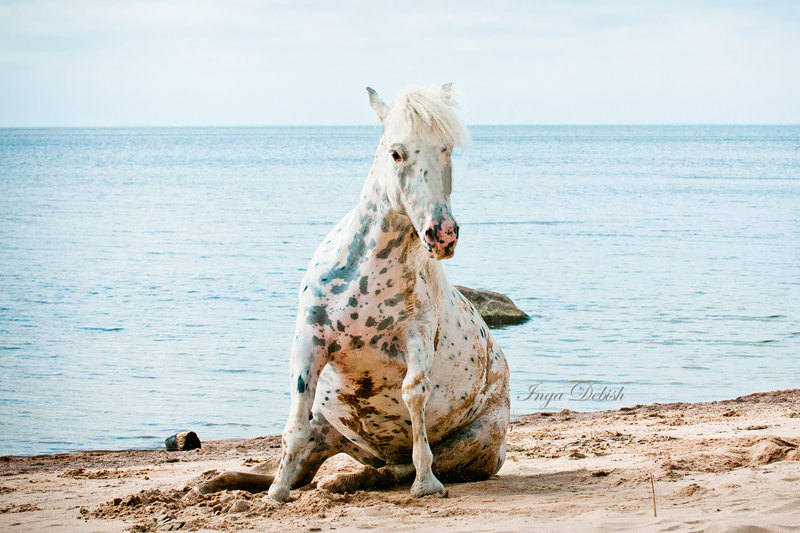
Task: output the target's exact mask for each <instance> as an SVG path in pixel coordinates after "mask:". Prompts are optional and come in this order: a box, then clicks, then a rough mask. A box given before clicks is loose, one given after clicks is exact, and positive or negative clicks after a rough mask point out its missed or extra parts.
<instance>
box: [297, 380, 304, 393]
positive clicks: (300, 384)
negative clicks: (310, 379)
mask: <svg viewBox="0 0 800 533" xmlns="http://www.w3.org/2000/svg"><path fill="white" fill-rule="evenodd" d="M305 391H306V382H305V381H303V378H301V377H298V378H297V392H299V393H300V394H303V393H304V392H305Z"/></svg>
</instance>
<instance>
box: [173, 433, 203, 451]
mask: <svg viewBox="0 0 800 533" xmlns="http://www.w3.org/2000/svg"><path fill="white" fill-rule="evenodd" d="M164 444H165V445H166V447H167V451H168V452H185V451H188V450H195V449H198V448H200V438H199V437H198V436H197V433H195V432H194V431H183V432H181V433H176V434H174V435H171V436H169V437H167V440H165V441H164Z"/></svg>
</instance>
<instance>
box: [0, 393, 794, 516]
mask: <svg viewBox="0 0 800 533" xmlns="http://www.w3.org/2000/svg"><path fill="white" fill-rule="evenodd" d="M279 454H280V437H279V436H267V437H257V438H252V439H241V440H221V441H208V442H204V443H203V447H202V448H201V449H200V450H193V451H189V452H167V451H166V450H164V449H160V450H152V449H144V450H91V451H80V452H70V453H60V454H44V455H35V456H4V457H0V530H3V531H31V530H42V529H45V528H47V529H49V530H54V531H130V530H131V528H132V527H134V526H136V527H138V528H139V529H138V530H139V531H167V530H187V531H188V530H204V531H234V530H235V531H249V530H262V531H263V530H275V529H280V530H293V531H294V530H297V531H309V530H322V531H326V530H331V529H335V530H336V531H351V530H352V531H355V530H359V529H363V528H377V529H384V528H388V527H391V528H392V529H395V530H399V531H405V530H409V531H410V530H420V529H422V530H436V529H438V530H441V529H442V528H445V529H447V530H451V529H455V530H458V531H486V530H487V529H488V530H498V529H502V530H520V529H531V528H536V529H540V530H542V531H560V530H573V529H577V528H584V529H586V530H591V531H603V530H608V531H618V530H625V529H628V530H632V531H634V530H637V531H638V530H663V529H667V528H673V527H674V528H676V529H691V530H695V531H744V530H751V531H757V529H753V528H765V529H766V530H775V531H784V530H790V529H791V528H793V527H796V526H797V524H800V494H798V492H797V490H796V487H797V483H798V482H800V389H791V390H783V391H772V392H764V393H755V394H749V395H746V396H741V397H738V398H735V399H731V400H720V401H712V402H699V403H685V402H677V403H666V404H651V405H636V406H632V407H623V408H621V409H616V410H607V411H595V412H577V411H568V410H566V409H565V410H563V411H561V412H558V413H550V412H543V413H532V414H529V415H523V416H519V417H515V418H513V419H512V421H511V427H510V429H509V435H508V447H507V458H506V463H505V464H504V466H503V468H502V469H501V470H500V472H499V473H498V475H496V476H493V477H492V478H490V479H489V480H486V481H482V482H476V483H456V484H446V485H445V488H446V489H447V495H448V497H441V496H431V497H426V498H423V499H414V498H411V497H410V495H409V494H408V487H398V488H396V489H391V490H385V491H366V492H357V493H356V494H352V495H338V494H331V493H328V492H326V491H323V490H320V489H316V488H315V484H314V483H312V484H311V485H310V486H308V487H304V488H301V489H296V490H294V491H293V493H292V501H291V502H289V503H288V504H285V505H279V504H277V503H275V502H272V501H271V500H269V499H268V498H267V497H266V495H265V494H249V493H244V492H240V491H232V492H222V493H218V494H211V495H206V496H201V495H197V494H194V493H193V492H191V490H190V489H191V487H192V486H194V485H196V484H197V483H198V482H200V481H201V480H202V479H205V478H208V477H210V476H212V475H214V473H216V472H221V471H224V470H245V469H248V468H252V467H253V466H255V465H256V464H259V463H263V464H265V465H267V468H269V467H270V466H272V465H274V464H275V462H276V461H277V458H278V456H279ZM357 466H358V465H357V464H356V463H355V461H353V460H352V459H350V458H349V457H346V456H342V455H340V456H337V457H335V458H332V459H330V460H328V461H327V462H326V463H325V464H324V465H323V467H322V469H321V470H320V472H319V473H318V474H317V477H316V478H315V481H318V480H320V479H322V478H323V477H325V476H328V475H332V474H334V473H338V472H342V471H350V470H352V469H355V468H357ZM651 476H652V486H651ZM653 500H654V501H653ZM654 503H655V506H656V512H657V516H656V517H654V516H653V504H654ZM316 528H319V529H316ZM742 528H749V529H742ZM759 531H760V530H759Z"/></svg>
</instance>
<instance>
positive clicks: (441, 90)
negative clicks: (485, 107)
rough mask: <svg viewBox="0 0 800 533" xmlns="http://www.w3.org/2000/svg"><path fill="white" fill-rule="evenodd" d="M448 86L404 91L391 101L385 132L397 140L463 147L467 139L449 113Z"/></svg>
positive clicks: (458, 119)
mask: <svg viewBox="0 0 800 533" xmlns="http://www.w3.org/2000/svg"><path fill="white" fill-rule="evenodd" d="M454 107H458V102H456V101H455V100H453V98H452V89H451V88H450V85H449V84H446V85H444V86H438V85H437V86H434V87H430V88H428V87H408V88H407V89H406V90H405V91H403V92H402V93H400V94H398V95H397V96H395V97H394V98H393V99H392V102H391V105H390V106H389V113H388V115H387V116H386V119H385V121H384V126H385V128H386V132H387V133H389V134H390V135H392V136H395V135H397V136H398V137H400V138H403V137H406V136H411V137H417V138H427V139H429V140H430V141H432V142H435V143H441V144H446V145H449V146H461V147H464V146H465V145H466V144H468V143H469V142H470V135H469V132H468V131H467V127H466V126H465V125H464V122H463V121H462V120H461V117H459V116H458V114H457V113H456V112H455V110H454V109H453V108H454Z"/></svg>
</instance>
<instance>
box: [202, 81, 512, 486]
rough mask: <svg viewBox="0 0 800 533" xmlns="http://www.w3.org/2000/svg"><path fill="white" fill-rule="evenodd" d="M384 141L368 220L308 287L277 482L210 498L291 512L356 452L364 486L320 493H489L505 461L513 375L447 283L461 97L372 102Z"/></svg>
mask: <svg viewBox="0 0 800 533" xmlns="http://www.w3.org/2000/svg"><path fill="white" fill-rule="evenodd" d="M367 90H368V92H369V98H370V103H371V105H372V107H373V109H374V110H375V112H376V113H377V115H378V118H379V119H380V120H381V122H383V124H384V133H383V137H382V139H381V142H380V145H379V146H378V151H377V153H376V154H375V160H374V163H373V165H372V169H371V170H370V173H369V176H368V177H367V181H366V183H365V185H364V188H363V190H362V193H361V199H360V201H359V203H358V206H357V207H356V208H355V209H353V210H352V211H350V213H348V214H347V215H346V216H345V217H344V218H343V219H342V221H341V222H339V224H338V225H337V226H336V227H335V228H334V229H333V230H332V231H331V232H330V234H329V235H328V236H327V237H326V238H325V241H324V242H323V243H322V245H320V247H319V248H318V249H317V251H316V253H315V254H314V257H313V258H312V259H311V264H310V266H309V267H308V271H307V273H306V275H305V278H304V279H303V283H302V286H301V289H300V295H299V300H300V301H299V307H298V311H297V325H296V330H295V332H296V333H295V337H294V342H293V344H292V350H291V394H292V396H291V409H290V414H289V420H288V422H287V424H286V428H285V430H284V432H283V453H282V456H281V462H280V466H279V467H278V470H277V472H276V473H275V474H274V476H269V475H258V474H252V473H235V472H228V473H225V474H222V475H220V476H218V477H217V478H214V479H212V480H211V481H209V482H207V483H206V484H204V485H202V486H201V487H200V488H199V490H200V491H201V492H212V491H215V490H221V489H226V488H245V489H248V490H264V489H265V488H266V487H267V486H269V495H270V496H271V497H272V498H273V499H275V500H278V501H287V500H288V499H289V489H290V488H291V487H297V486H301V485H304V484H306V483H309V482H310V481H311V480H312V478H313V477H314V474H315V473H316V472H317V470H318V468H319V466H320V465H321V464H322V462H323V461H324V460H325V459H327V458H328V457H331V456H332V455H335V454H337V453H339V452H344V453H347V454H349V455H351V456H352V457H354V458H355V459H357V460H358V461H360V462H361V463H363V464H364V465H366V466H365V467H364V468H363V469H362V470H361V471H360V472H358V473H356V474H351V475H339V476H337V477H334V478H331V479H328V480H325V481H323V482H321V483H320V486H321V487H324V488H327V489H329V490H334V491H354V490H358V489H368V488H375V487H386V486H391V485H394V484H398V483H404V482H410V481H411V479H414V482H413V485H412V486H411V493H412V494H413V495H414V496H425V495H428V494H435V493H438V492H441V491H443V489H444V487H443V486H442V483H441V482H440V481H439V479H443V480H445V481H472V480H482V479H486V478H488V477H489V476H491V475H493V474H494V473H496V472H497V471H498V470H499V469H500V467H501V466H502V464H503V461H504V459H505V436H506V430H507V429H508V420H509V389H508V365H507V364H506V360H505V357H504V355H503V352H502V351H501V349H500V347H499V346H497V344H496V343H495V342H494V340H493V339H492V335H491V333H490V332H489V328H488V327H487V326H486V324H485V323H484V321H483V319H482V318H481V317H480V315H479V314H478V312H477V311H476V310H475V308H474V307H473V306H472V304H470V303H469V302H468V301H467V300H466V298H464V297H463V296H462V295H461V293H459V292H458V290H456V289H455V288H454V287H453V286H452V285H450V283H449V282H448V281H447V280H446V279H445V274H444V270H443V268H442V266H441V264H439V263H438V260H440V259H446V258H448V257H451V256H452V255H453V252H454V248H455V245H456V241H457V239H458V226H457V225H456V223H455V221H454V219H453V216H452V214H451V213H450V190H451V161H450V153H451V150H452V149H453V147H454V146H458V145H461V144H463V143H464V141H465V140H467V139H468V133H467V132H466V129H465V127H464V125H463V123H462V122H461V120H460V119H459V117H458V116H457V114H456V113H455V111H454V109H453V106H455V102H454V101H453V99H452V88H451V85H450V84H445V85H443V86H441V87H435V88H431V89H428V88H410V89H407V90H406V91H405V92H403V93H401V94H400V95H398V96H397V97H395V99H394V100H392V102H391V105H386V104H385V103H384V102H383V101H381V100H380V98H379V97H378V95H377V93H375V91H374V90H372V89H370V88H368V89H367Z"/></svg>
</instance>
